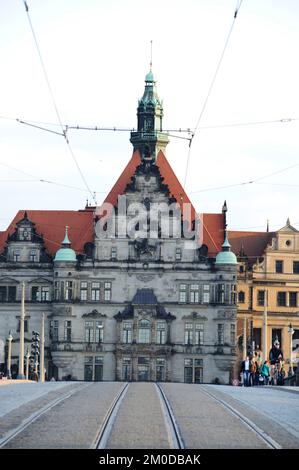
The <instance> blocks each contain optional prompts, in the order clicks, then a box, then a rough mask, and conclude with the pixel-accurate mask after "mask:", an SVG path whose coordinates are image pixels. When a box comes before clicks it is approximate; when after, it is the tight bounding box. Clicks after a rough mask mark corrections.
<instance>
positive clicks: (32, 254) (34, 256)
mask: <svg viewBox="0 0 299 470" xmlns="http://www.w3.org/2000/svg"><path fill="white" fill-rule="evenodd" d="M30 261H31V262H32V263H35V262H36V261H37V251H36V250H31V251H30Z"/></svg>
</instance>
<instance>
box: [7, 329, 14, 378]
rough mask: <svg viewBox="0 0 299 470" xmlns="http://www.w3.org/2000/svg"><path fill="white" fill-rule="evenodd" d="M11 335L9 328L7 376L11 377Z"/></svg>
mask: <svg viewBox="0 0 299 470" xmlns="http://www.w3.org/2000/svg"><path fill="white" fill-rule="evenodd" d="M12 340H13V337H12V335H11V331H10V330H9V335H8V337H7V341H8V358H7V378H8V379H11V342H12Z"/></svg>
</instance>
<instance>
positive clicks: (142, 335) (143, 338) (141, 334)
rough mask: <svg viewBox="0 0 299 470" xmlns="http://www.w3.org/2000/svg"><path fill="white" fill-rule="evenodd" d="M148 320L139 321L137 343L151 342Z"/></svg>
mask: <svg viewBox="0 0 299 470" xmlns="http://www.w3.org/2000/svg"><path fill="white" fill-rule="evenodd" d="M150 338H151V330H150V322H148V321H147V320H145V321H143V320H141V321H140V322H139V331H138V343H141V344H149V343H150V342H151V340H150Z"/></svg>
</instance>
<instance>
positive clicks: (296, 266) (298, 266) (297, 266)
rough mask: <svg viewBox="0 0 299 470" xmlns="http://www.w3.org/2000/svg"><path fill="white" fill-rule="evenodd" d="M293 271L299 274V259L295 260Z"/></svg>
mask: <svg viewBox="0 0 299 470" xmlns="http://www.w3.org/2000/svg"><path fill="white" fill-rule="evenodd" d="M293 273H294V274H299V261H293Z"/></svg>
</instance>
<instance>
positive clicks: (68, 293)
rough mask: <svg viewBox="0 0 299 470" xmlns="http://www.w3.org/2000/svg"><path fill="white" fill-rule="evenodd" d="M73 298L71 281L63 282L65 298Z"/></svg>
mask: <svg viewBox="0 0 299 470" xmlns="http://www.w3.org/2000/svg"><path fill="white" fill-rule="evenodd" d="M72 299H73V281H66V282H65V300H72Z"/></svg>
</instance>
